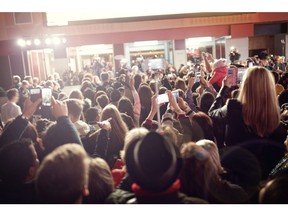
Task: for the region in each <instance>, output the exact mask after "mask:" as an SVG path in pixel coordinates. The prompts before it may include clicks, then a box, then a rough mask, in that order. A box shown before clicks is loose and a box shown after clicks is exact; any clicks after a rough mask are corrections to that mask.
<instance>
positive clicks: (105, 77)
mask: <svg viewBox="0 0 288 216" xmlns="http://www.w3.org/2000/svg"><path fill="white" fill-rule="evenodd" d="M100 79H101V81H102V82H105V81H108V80H109V74H108V72H102V73H101V74H100Z"/></svg>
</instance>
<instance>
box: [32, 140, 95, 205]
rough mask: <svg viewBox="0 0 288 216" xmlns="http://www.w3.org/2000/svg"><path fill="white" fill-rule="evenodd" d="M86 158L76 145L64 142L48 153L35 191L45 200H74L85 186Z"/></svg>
mask: <svg viewBox="0 0 288 216" xmlns="http://www.w3.org/2000/svg"><path fill="white" fill-rule="evenodd" d="M88 174H89V159H88V156H87V153H86V152H85V150H84V148H83V147H82V146H80V145H78V144H65V145H62V146H60V147H58V148H56V149H55V150H54V151H53V152H51V153H50V154H49V155H47V156H46V157H45V158H44V160H43V162H42V164H41V165H40V167H39V169H38V172H37V175H36V188H37V193H38V195H39V196H40V198H41V201H43V202H44V203H62V204H64V203H71V204H72V203H75V202H77V201H78V200H79V198H81V196H82V191H83V188H88V181H89V175H88Z"/></svg>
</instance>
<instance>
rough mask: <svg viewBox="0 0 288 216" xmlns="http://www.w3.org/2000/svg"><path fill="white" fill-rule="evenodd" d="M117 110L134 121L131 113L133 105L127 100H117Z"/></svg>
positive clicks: (124, 98) (123, 98)
mask: <svg viewBox="0 0 288 216" xmlns="http://www.w3.org/2000/svg"><path fill="white" fill-rule="evenodd" d="M118 110H119V111H120V112H121V113H126V114H127V115H128V116H130V117H131V118H132V119H133V121H135V118H134V112H133V105H132V103H131V101H130V100H129V99H128V98H126V97H122V98H121V99H120V100H119V103H118Z"/></svg>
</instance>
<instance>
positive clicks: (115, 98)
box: [110, 89, 121, 102]
mask: <svg viewBox="0 0 288 216" xmlns="http://www.w3.org/2000/svg"><path fill="white" fill-rule="evenodd" d="M120 98H121V93H120V91H119V90H117V89H114V90H113V91H112V92H111V95H110V100H111V102H117V101H119V100H120Z"/></svg>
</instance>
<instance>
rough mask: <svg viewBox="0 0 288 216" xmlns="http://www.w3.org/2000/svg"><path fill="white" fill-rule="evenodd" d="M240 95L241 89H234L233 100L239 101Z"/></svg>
mask: <svg viewBox="0 0 288 216" xmlns="http://www.w3.org/2000/svg"><path fill="white" fill-rule="evenodd" d="M239 93H240V90H239V89H234V90H233V91H232V92H231V98H233V99H237V98H238V96H239Z"/></svg>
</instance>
